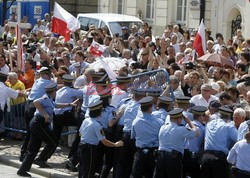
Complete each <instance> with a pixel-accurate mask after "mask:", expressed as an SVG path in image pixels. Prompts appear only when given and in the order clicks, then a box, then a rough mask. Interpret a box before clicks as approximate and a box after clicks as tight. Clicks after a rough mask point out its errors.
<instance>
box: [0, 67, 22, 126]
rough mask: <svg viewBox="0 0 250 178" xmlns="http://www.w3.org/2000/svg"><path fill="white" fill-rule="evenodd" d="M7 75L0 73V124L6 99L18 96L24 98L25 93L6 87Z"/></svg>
mask: <svg viewBox="0 0 250 178" xmlns="http://www.w3.org/2000/svg"><path fill="white" fill-rule="evenodd" d="M7 78H8V75H7V74H5V73H3V72H1V71H0V90H1V95H0V123H1V122H2V120H3V115H4V110H5V109H6V101H7V98H9V97H10V98H13V99H16V98H17V97H19V96H26V95H25V93H23V92H21V91H16V90H13V89H11V88H9V87H7V86H6V85H5V84H4V83H5V82H6V80H7Z"/></svg>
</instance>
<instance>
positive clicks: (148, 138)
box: [131, 96, 164, 178]
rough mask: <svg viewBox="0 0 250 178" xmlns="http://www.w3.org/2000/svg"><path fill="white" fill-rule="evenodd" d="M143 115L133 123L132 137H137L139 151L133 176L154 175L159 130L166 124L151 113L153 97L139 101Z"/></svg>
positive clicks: (135, 159) (135, 158) (134, 164)
mask: <svg viewBox="0 0 250 178" xmlns="http://www.w3.org/2000/svg"><path fill="white" fill-rule="evenodd" d="M139 103H140V105H141V107H140V108H141V111H142V113H143V114H142V115H138V116H137V117H136V119H135V120H134V121H133V123H132V129H131V138H132V139H135V145H136V148H137V152H136V153H135V156H134V163H133V168H132V177H133V178H142V177H143V176H144V177H148V178H151V177H153V173H154V168H155V151H156V150H157V148H158V146H159V140H158V135H159V130H160V128H161V126H162V125H163V124H164V121H163V120H162V119H161V118H156V117H153V116H152V115H151V113H152V105H153V97H152V96H148V97H145V98H142V99H141V100H140V101H139Z"/></svg>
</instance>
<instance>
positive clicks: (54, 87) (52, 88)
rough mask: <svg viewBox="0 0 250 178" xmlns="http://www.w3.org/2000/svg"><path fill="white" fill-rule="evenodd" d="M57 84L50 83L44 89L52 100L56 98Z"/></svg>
mask: <svg viewBox="0 0 250 178" xmlns="http://www.w3.org/2000/svg"><path fill="white" fill-rule="evenodd" d="M56 90H57V84H56V83H51V84H49V85H47V86H46V87H45V91H46V94H47V95H48V96H49V97H50V98H52V99H54V98H55V97H56Z"/></svg>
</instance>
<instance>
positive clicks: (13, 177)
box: [0, 162, 45, 178]
mask: <svg viewBox="0 0 250 178" xmlns="http://www.w3.org/2000/svg"><path fill="white" fill-rule="evenodd" d="M17 170H18V169H17V168H14V167H11V166H6V165H4V164H2V163H1V162H0V178H6V177H8V178H20V176H18V175H17V174H16V172H17ZM31 176H32V177H33V178H45V177H44V176H40V175H38V174H33V173H31Z"/></svg>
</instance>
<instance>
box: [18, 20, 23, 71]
mask: <svg viewBox="0 0 250 178" xmlns="http://www.w3.org/2000/svg"><path fill="white" fill-rule="evenodd" d="M16 41H17V46H18V49H17V53H18V54H17V67H18V69H19V70H21V71H23V72H24V70H25V69H24V59H23V43H22V32H21V29H20V27H19V25H18V23H17V24H16Z"/></svg>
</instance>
